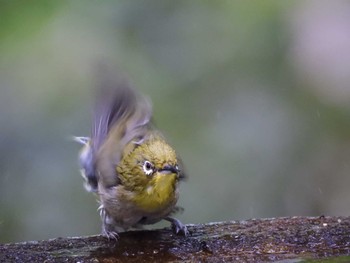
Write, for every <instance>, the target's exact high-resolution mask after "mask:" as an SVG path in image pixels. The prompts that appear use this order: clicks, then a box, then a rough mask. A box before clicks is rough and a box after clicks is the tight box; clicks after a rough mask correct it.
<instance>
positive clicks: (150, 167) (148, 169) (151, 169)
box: [142, 161, 154, 175]
mask: <svg viewBox="0 0 350 263" xmlns="http://www.w3.org/2000/svg"><path fill="white" fill-rule="evenodd" d="M142 168H143V171H144V172H145V174H147V175H151V174H153V172H154V166H153V164H152V163H151V162H149V161H145V162H144V163H143V166H142Z"/></svg>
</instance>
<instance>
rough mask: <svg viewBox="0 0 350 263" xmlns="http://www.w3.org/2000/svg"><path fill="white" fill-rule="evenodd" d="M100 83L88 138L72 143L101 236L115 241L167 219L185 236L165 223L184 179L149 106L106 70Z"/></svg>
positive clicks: (182, 229) (181, 228)
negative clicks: (96, 207) (95, 204)
mask: <svg viewBox="0 0 350 263" xmlns="http://www.w3.org/2000/svg"><path fill="white" fill-rule="evenodd" d="M98 79H99V80H100V83H99V95H98V96H97V103H96V108H95V117H94V125H93V130H92V136H91V138H86V137H77V138H76V140H77V141H79V142H81V143H82V144H84V147H83V149H82V150H81V152H80V164H81V171H82V175H83V177H84V178H85V180H86V183H85V185H86V188H87V190H89V191H91V192H95V193H96V194H97V196H98V197H99V201H100V204H101V205H100V213H101V218H102V224H103V225H102V232H103V234H104V235H106V236H107V237H109V238H117V232H118V231H119V230H121V229H124V230H126V229H128V228H131V227H139V226H140V225H142V224H153V223H156V222H158V221H160V220H162V219H165V220H168V221H170V222H171V223H172V226H173V229H174V230H175V232H176V233H179V232H180V233H182V234H184V235H186V234H187V229H186V226H185V225H183V224H181V222H180V221H178V220H177V219H175V218H172V217H169V216H170V215H171V214H172V213H174V212H176V210H177V207H176V202H177V200H178V182H179V181H180V180H181V179H182V178H184V174H183V172H182V171H181V170H182V167H181V162H180V160H179V159H178V156H177V155H176V153H175V151H174V149H173V148H172V147H171V146H170V145H169V144H168V143H167V142H166V141H165V139H164V137H163V136H162V135H161V133H160V132H159V131H157V130H156V129H155V128H154V126H153V125H152V123H151V117H152V109H151V104H150V103H149V101H148V100H147V99H146V98H145V97H142V96H140V95H139V94H137V93H136V92H135V91H134V89H133V88H131V87H130V86H129V84H128V83H127V82H126V81H125V80H124V79H122V78H120V77H119V76H114V74H111V72H109V71H108V69H106V68H102V69H101V72H100V75H99V76H98Z"/></svg>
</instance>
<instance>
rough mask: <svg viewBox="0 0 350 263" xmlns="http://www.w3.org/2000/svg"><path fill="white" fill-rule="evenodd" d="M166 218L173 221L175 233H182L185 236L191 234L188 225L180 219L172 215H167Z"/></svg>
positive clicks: (172, 225)
mask: <svg viewBox="0 0 350 263" xmlns="http://www.w3.org/2000/svg"><path fill="white" fill-rule="evenodd" d="M164 219H165V220H167V221H169V222H170V223H171V228H172V229H173V231H174V233H175V234H182V235H184V236H187V235H188V234H189V232H188V230H187V227H186V225H184V224H182V223H181V221H180V220H179V219H176V218H174V217H170V216H167V217H166V218H164Z"/></svg>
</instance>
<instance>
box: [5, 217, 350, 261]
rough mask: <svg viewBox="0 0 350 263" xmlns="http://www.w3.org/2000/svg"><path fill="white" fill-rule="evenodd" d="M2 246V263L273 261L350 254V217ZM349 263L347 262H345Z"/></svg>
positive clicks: (217, 225)
mask: <svg viewBox="0 0 350 263" xmlns="http://www.w3.org/2000/svg"><path fill="white" fill-rule="evenodd" d="M188 229H189V231H190V235H189V236H188V237H182V236H175V235H174V234H173V233H172V231H171V230H170V229H160V230H151V231H149V230H147V231H146V230H144V231H129V232H125V233H121V234H120V238H119V241H118V242H115V241H112V240H110V241H109V240H107V239H106V238H104V237H102V236H90V237H74V238H55V239H51V240H47V241H30V242H23V243H13V244H2V245H0V262H184V261H187V262H199V261H205V262H218V261H219V262H223V261H228V262H231V261H235V262H237V261H238V262H240V261H243V262H261V261H264V262H269V261H278V260H286V259H295V260H296V259H313V258H328V257H335V256H343V255H350V217H323V216H321V217H291V218H273V219H251V220H247V221H240V222H238V221H231V222H221V223H209V224H199V225H188ZM344 262H345V261H344Z"/></svg>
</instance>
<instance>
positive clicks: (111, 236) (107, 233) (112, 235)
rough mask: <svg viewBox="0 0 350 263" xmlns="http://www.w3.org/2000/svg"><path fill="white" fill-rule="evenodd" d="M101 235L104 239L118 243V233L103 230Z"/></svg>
mask: <svg viewBox="0 0 350 263" xmlns="http://www.w3.org/2000/svg"><path fill="white" fill-rule="evenodd" d="M102 235H103V236H105V237H107V238H108V240H115V241H118V239H119V235H118V233H117V232H115V231H106V230H104V231H103V232H102Z"/></svg>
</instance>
